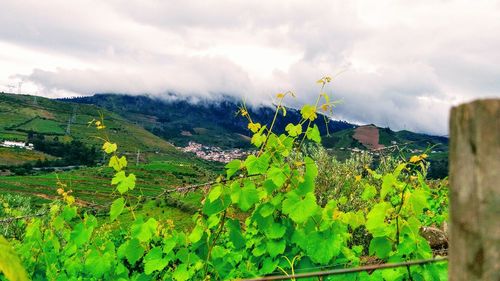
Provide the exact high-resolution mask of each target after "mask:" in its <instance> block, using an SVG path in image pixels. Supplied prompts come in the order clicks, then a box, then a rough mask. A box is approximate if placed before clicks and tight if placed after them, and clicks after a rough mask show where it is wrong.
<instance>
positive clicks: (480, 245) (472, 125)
mask: <svg viewBox="0 0 500 281" xmlns="http://www.w3.org/2000/svg"><path fill="white" fill-rule="evenodd" d="M449 276H450V280H468V281H472V280H494V281H498V280H500V99H487V100H478V101H474V102H471V103H467V104H463V105H460V106H457V107H454V108H453V109H452V110H451V116H450V255H449Z"/></svg>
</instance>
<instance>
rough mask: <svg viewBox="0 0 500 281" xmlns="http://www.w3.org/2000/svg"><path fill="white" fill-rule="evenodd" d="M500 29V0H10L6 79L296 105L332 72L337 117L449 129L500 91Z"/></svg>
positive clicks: (55, 90)
mask: <svg viewBox="0 0 500 281" xmlns="http://www.w3.org/2000/svg"><path fill="white" fill-rule="evenodd" d="M499 34H500V1H482V0H477V1H459V0H456V1H455V0H441V1H440V0H432V1H427V0H423V1H406V0H399V1H385V0H378V1H345V0H343V1H340V0H339V1H337V0H327V1H316V0H313V1H290V0H288V1H274V0H266V1H255V0H254V1H237V0H218V1H214V0H203V1H192V0H184V1H168V0H167V1H165V0H161V1H160V0H128V1H124V0H108V1H100V0H72V1H66V0H44V1H39V0H21V1H19V0H0V90H2V91H8V92H17V91H18V90H19V88H20V90H21V92H22V93H24V94H32V95H40V96H46V97H71V96H86V95H92V94H94V93H126V94H133V95H138V94H149V95H153V96H158V97H167V96H168V93H176V94H177V95H179V96H182V97H189V98H194V99H198V100H206V99H220V98H221V97H223V96H234V97H236V98H238V99H242V100H243V99H245V100H247V102H250V103H254V104H259V103H264V104H269V103H270V102H272V101H273V99H274V97H275V95H276V94H277V93H279V92H285V91H289V90H290V91H293V92H295V93H296V98H293V99H289V100H287V104H288V105H290V106H294V107H299V106H301V105H302V104H305V103H313V102H314V101H315V99H316V96H317V95H318V92H319V90H320V87H319V85H318V84H317V83H315V82H316V81H317V80H318V79H319V78H321V77H323V76H331V77H334V79H333V81H332V83H330V84H329V85H328V87H327V90H326V91H327V93H328V94H329V95H330V96H331V97H332V99H334V100H339V101H340V104H339V105H337V107H336V108H335V109H334V112H333V115H332V117H333V118H334V119H342V120H347V121H350V122H355V123H358V124H368V123H374V124H376V125H378V126H382V127H391V128H392V129H395V130H402V129H406V130H411V131H416V132H423V133H428V134H437V135H446V134H447V133H448V118H449V110H450V108H451V107H452V106H454V105H458V104H460V103H463V102H467V101H471V100H474V99H478V98H491V97H494V98H499V97H500V35H499ZM20 83H22V84H21V87H19V85H20Z"/></svg>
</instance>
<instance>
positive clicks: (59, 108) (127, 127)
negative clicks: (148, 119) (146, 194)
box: [0, 93, 182, 155]
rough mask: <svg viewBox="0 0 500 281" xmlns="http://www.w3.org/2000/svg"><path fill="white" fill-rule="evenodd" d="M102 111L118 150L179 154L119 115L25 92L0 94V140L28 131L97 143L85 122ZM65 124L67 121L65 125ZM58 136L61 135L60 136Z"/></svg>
mask: <svg viewBox="0 0 500 281" xmlns="http://www.w3.org/2000/svg"><path fill="white" fill-rule="evenodd" d="M100 114H103V116H104V119H105V122H106V126H107V130H106V133H107V134H108V136H109V138H110V139H111V140H112V141H115V142H118V143H119V144H120V149H121V151H130V152H132V151H137V150H138V149H139V150H141V151H152V152H164V153H172V154H174V155H177V154H182V153H181V152H179V151H177V150H176V149H175V148H174V147H173V146H172V145H171V144H170V143H168V142H167V141H165V140H163V139H161V138H159V137H157V136H155V135H153V134H151V133H150V132H148V131H146V130H145V129H144V128H142V127H140V126H138V125H136V124H133V123H131V122H129V121H127V120H126V119H124V118H123V117H121V116H119V115H117V114H115V113H112V112H110V111H107V110H105V109H102V108H99V107H97V106H94V105H86V104H73V103H67V102H61V101H56V100H50V99H46V98H41V97H37V98H36V100H35V98H34V97H33V96H26V95H13V94H5V93H1V94H0V140H1V139H6V140H17V141H26V139H27V135H28V132H30V131H32V132H35V133H38V134H43V135H44V136H45V137H46V138H49V139H50V138H54V137H56V136H57V137H58V138H59V140H64V141H71V140H79V141H82V142H83V143H85V144H87V145H101V144H102V141H101V140H100V139H98V138H97V137H99V135H98V132H97V131H96V130H95V128H93V127H89V126H88V122H89V121H90V120H92V119H94V118H99V116H100ZM68 124H69V125H68ZM61 136H62V137H61Z"/></svg>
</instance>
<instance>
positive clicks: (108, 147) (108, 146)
mask: <svg viewBox="0 0 500 281" xmlns="http://www.w3.org/2000/svg"><path fill="white" fill-rule="evenodd" d="M117 148H118V146H117V145H116V143H110V142H108V141H107V142H105V143H104V144H103V145H102V149H103V150H104V152H106V153H107V154H110V153H113V152H115V151H116V149H117Z"/></svg>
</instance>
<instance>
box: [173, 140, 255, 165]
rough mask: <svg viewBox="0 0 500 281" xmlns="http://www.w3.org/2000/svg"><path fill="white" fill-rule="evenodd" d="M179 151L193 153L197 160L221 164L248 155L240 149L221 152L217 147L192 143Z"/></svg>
mask: <svg viewBox="0 0 500 281" xmlns="http://www.w3.org/2000/svg"><path fill="white" fill-rule="evenodd" d="M180 149H181V150H182V151H184V152H191V153H194V154H195V155H196V156H197V157H199V158H202V159H205V160H210V161H218V162H222V163H229V162H230V161H231V160H233V159H240V158H243V157H245V156H247V155H248V152H246V151H244V150H242V149H231V150H223V149H221V148H220V147H217V146H206V145H202V144H199V143H196V142H192V141H191V142H189V143H188V145H187V146H186V147H182V148H180Z"/></svg>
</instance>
